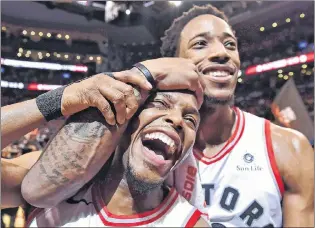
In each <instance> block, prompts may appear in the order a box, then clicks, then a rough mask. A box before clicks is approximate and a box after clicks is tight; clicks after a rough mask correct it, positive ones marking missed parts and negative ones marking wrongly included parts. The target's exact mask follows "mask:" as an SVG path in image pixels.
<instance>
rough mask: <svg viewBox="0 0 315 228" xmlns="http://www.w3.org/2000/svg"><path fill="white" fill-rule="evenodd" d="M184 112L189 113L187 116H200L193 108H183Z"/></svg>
mask: <svg viewBox="0 0 315 228" xmlns="http://www.w3.org/2000/svg"><path fill="white" fill-rule="evenodd" d="M185 112H186V113H189V114H193V115H196V116H198V117H199V116H200V114H199V111H198V110H197V109H196V108H193V107H187V108H185Z"/></svg>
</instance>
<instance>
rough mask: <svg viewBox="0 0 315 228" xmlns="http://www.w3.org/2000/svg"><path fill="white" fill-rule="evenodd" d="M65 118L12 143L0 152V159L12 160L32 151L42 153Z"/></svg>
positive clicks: (44, 125)
mask: <svg viewBox="0 0 315 228" xmlns="http://www.w3.org/2000/svg"><path fill="white" fill-rule="evenodd" d="M64 121H65V118H59V119H58V120H52V121H50V122H48V123H45V124H43V125H42V126H41V127H40V128H37V129H35V130H33V131H31V132H29V133H28V134H26V135H25V136H23V137H22V138H20V139H19V140H16V141H14V142H13V143H12V144H10V145H8V146H7V147H5V148H4V149H3V150H2V153H1V157H2V158H7V159H12V158H15V157H18V156H21V155H23V154H26V153H30V152H33V151H42V150H43V149H44V148H45V146H46V144H47V143H48V141H49V139H50V138H51V136H52V135H54V134H55V133H56V132H57V131H58V130H59V129H60V128H61V126H62V125H63V123H64Z"/></svg>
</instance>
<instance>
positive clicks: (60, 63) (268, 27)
mask: <svg viewBox="0 0 315 228" xmlns="http://www.w3.org/2000/svg"><path fill="white" fill-rule="evenodd" d="M207 3H209V2H207V1H201V2H199V1H194V4H196V5H203V4H207ZM210 3H211V4H213V5H214V6H216V7H218V8H219V9H221V10H223V11H224V12H225V13H226V14H227V16H228V17H229V18H230V22H231V24H232V25H233V27H234V29H235V30H236V35H237V37H238V40H239V51H240V57H241V61H242V67H241V72H240V73H239V78H238V85H237V90H236V99H235V105H236V106H238V107H240V108H241V109H243V110H245V111H248V112H250V113H253V114H256V115H258V116H261V117H265V118H267V119H269V120H271V121H273V122H275V123H277V124H280V125H282V126H286V127H291V128H295V129H298V130H299V131H301V132H303V133H304V134H305V135H306V136H307V137H308V138H309V140H310V142H311V143H312V145H313V142H314V140H313V138H314V124H313V119H314V2H312V1H304V2H303V1H211V2H210ZM192 5H193V4H192V1H185V2H179V1H177V2H176V1H138V2H133V1H128V2H127V1H126V2H122V1H119V2H111V1H106V2H105V1H77V2H74V1H55V2H49V1H45V2H44V1H42V2H40V1H1V17H2V21H1V92H2V95H1V106H5V105H8V104H12V103H16V102H20V101H24V100H27V99H31V98H35V97H36V96H38V95H39V94H41V93H44V92H45V91H48V90H51V89H54V88H56V87H58V86H60V85H65V84H68V83H71V82H73V81H76V80H78V79H81V78H84V77H86V76H89V75H93V74H95V73H97V72H104V71H120V70H123V69H127V68H130V67H131V66H132V65H133V64H134V63H136V62H139V61H141V60H145V59H153V58H158V57H160V52H159V47H160V45H161V41H160V38H161V36H162V35H163V32H164V30H165V29H167V28H168V27H169V26H170V24H171V22H172V20H173V19H174V18H175V17H177V16H179V15H180V14H181V13H182V12H183V11H186V10H187V9H189V8H190V7H191V6H192ZM26 115H27V113H26ZM63 121H64V120H63V119H60V120H56V121H51V122H49V123H47V124H45V125H43V126H42V127H40V128H39V129H35V130H34V131H32V132H30V133H29V134H28V135H26V136H24V137H23V138H21V139H20V140H18V141H15V142H14V143H13V144H12V145H10V146H8V147H6V148H5V149H3V150H2V154H1V156H2V157H3V158H14V157H16V156H20V155H21V154H24V153H29V152H31V151H35V150H42V148H43V147H44V146H45V144H46V143H47V141H48V140H49V137H50V136H51V135H52V134H53V133H54V132H55V131H56V129H58V128H59V126H61V125H62V123H63ZM26 215H27V210H24V209H22V208H19V209H17V208H14V209H7V210H2V215H1V216H2V220H1V221H2V226H3V227H14V226H16V227H20V226H23V225H24V222H25V221H24V219H25V216H26Z"/></svg>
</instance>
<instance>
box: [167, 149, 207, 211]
mask: <svg viewBox="0 0 315 228" xmlns="http://www.w3.org/2000/svg"><path fill="white" fill-rule="evenodd" d="M172 172H173V173H172V174H170V176H169V178H168V179H167V183H168V184H169V185H170V186H174V187H175V188H176V190H177V191H178V192H179V193H180V194H181V195H182V196H183V197H184V198H186V199H187V200H188V202H189V203H190V204H191V205H193V206H194V207H196V208H198V209H199V211H200V212H202V213H204V214H207V210H206V207H205V196H204V191H203V189H202V185H201V179H200V175H199V172H198V166H197V161H196V159H195V157H194V155H193V153H192V152H188V156H187V158H185V159H184V160H183V161H182V162H181V164H180V165H179V166H178V167H177V168H176V169H175V170H174V171H172ZM206 216H209V215H206Z"/></svg>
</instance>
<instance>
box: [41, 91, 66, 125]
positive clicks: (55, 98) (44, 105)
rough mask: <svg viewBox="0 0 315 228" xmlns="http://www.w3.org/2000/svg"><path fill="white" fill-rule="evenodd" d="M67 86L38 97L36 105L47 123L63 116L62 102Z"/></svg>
mask: <svg viewBox="0 0 315 228" xmlns="http://www.w3.org/2000/svg"><path fill="white" fill-rule="evenodd" d="M65 88H66V86H62V87H59V88H57V89H54V90H51V91H49V92H46V93H44V94H41V95H39V96H38V97H36V99H35V100H36V105H37V108H38V109H39V111H40V112H41V113H42V115H43V116H44V118H45V120H46V121H50V120H54V119H57V118H59V117H61V116H63V115H62V112H61V100H62V95H63V92H64V89H65Z"/></svg>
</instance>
